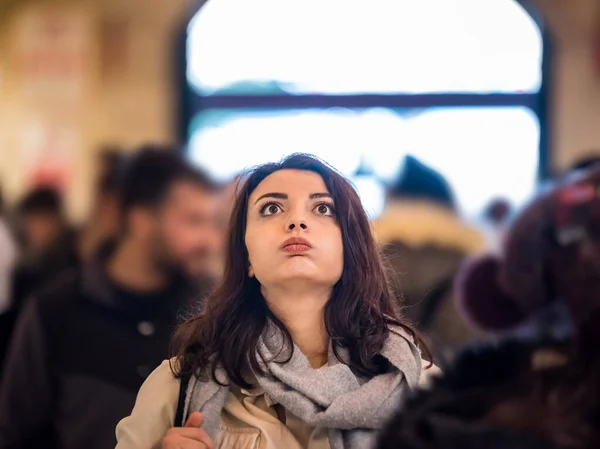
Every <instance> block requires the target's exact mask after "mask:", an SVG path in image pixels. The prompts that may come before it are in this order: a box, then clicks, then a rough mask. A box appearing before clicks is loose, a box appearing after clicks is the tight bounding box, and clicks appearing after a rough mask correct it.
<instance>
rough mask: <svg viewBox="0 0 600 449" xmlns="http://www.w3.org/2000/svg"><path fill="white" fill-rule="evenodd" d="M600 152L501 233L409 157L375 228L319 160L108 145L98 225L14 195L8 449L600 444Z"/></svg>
mask: <svg viewBox="0 0 600 449" xmlns="http://www.w3.org/2000/svg"><path fill="white" fill-rule="evenodd" d="M597 162H598V161H596V160H595V159H591V160H589V161H584V162H582V164H579V165H578V166H577V167H575V169H574V170H573V171H572V172H569V173H568V174H567V175H565V176H564V177H561V178H560V179H557V180H554V181H553V182H552V183H551V184H550V185H549V186H546V187H545V189H543V190H541V191H540V193H539V194H538V196H537V197H536V198H535V199H533V201H532V202H531V203H530V204H529V205H527V206H526V207H525V208H524V209H523V210H522V211H520V212H518V213H516V214H515V216H514V217H510V214H511V211H510V206H509V205H508V204H506V203H505V202H502V201H501V200H497V201H495V202H494V203H493V204H491V205H490V208H489V209H488V211H486V213H487V215H488V218H489V220H490V222H493V223H494V224H495V225H497V232H496V234H495V235H494V238H493V239H490V238H489V237H490V236H489V233H488V232H487V231H486V230H483V229H481V228H479V227H477V226H474V225H472V224H469V223H468V222H467V221H466V220H465V219H464V218H462V217H461V214H460V210H459V209H458V207H457V204H456V199H455V198H454V194H453V192H452V188H451V186H450V185H449V184H448V183H447V182H446V180H445V179H444V178H443V177H442V176H441V175H440V174H439V173H438V172H436V171H434V170H433V169H431V168H430V167H427V166H426V165H424V164H423V163H421V162H420V161H418V160H417V159H415V158H413V157H410V156H409V157H407V158H406V160H405V162H404V164H403V166H402V169H401V171H400V172H399V174H398V177H397V179H396V180H395V181H394V182H392V183H390V185H389V186H388V190H387V198H386V204H387V206H386V208H385V210H384V212H383V214H382V215H381V216H380V217H379V218H378V219H376V220H375V221H373V222H370V221H369V219H368V217H367V215H366V213H365V211H364V209H363V207H362V205H361V202H360V198H359V196H358V194H357V193H356V190H355V189H354V188H353V186H352V185H351V183H350V182H349V181H348V180H347V179H346V178H344V177H343V176H342V175H340V174H339V173H338V172H337V171H336V170H335V169H333V168H331V167H330V166H328V165H327V164H326V163H324V162H322V161H320V160H318V159H316V158H314V157H312V156H310V155H304V154H296V155H292V156H289V157H287V158H285V159H283V160H282V161H280V162H278V163H267V164H264V165H261V166H258V167H255V168H253V169H251V170H249V171H248V172H246V173H242V174H240V175H239V176H238V177H237V178H236V179H235V180H234V181H232V182H231V183H230V184H228V185H222V184H220V183H218V182H216V181H215V180H214V179H212V178H211V177H210V176H209V174H207V173H206V172H203V171H202V170H201V169H199V168H198V167H194V166H192V165H190V163H189V162H188V161H186V160H185V158H184V157H183V154H182V152H180V151H178V150H177V149H176V148H167V147H160V146H145V147H142V148H139V149H138V150H137V151H135V152H130V153H119V152H118V151H111V152H107V153H106V154H104V155H103V157H102V159H101V161H100V163H99V164H98V168H99V170H98V171H99V175H98V180H97V182H96V191H95V197H94V201H93V203H92V210H91V214H90V217H89V219H88V221H87V222H86V223H84V224H83V225H82V226H78V227H73V226H71V225H70V223H69V220H68V218H67V216H66V212H65V207H64V204H63V199H62V196H61V194H60V192H58V191H56V190H55V189H52V188H49V187H44V186H41V187H38V188H36V189H35V190H33V191H31V192H29V193H28V194H27V195H26V196H25V197H24V198H23V199H22V200H21V201H20V202H19V204H17V206H16V207H15V208H13V209H12V210H11V209H10V208H8V206H6V205H4V206H3V209H2V219H1V220H0V312H1V314H0V338H1V340H0V357H1V360H0V363H1V365H0V449H8V448H11V449H12V448H24V449H27V448H32V449H33V448H57V449H79V448H91V449H94V448H108V447H116V448H117V449H134V448H141V449H145V448H148V449H151V448H163V449H176V448H191V449H212V448H217V449H274V448H291V449H296V448H297V449H325V448H331V449H360V448H365V449H375V448H380V449H391V448H414V449H417V448H440V449H441V448H494V449H495V448H527V449H529V448H573V449H575V448H577V449H579V448H582V449H583V448H593V447H599V446H598V445H599V444H600V441H599V438H598V437H599V435H598V434H599V433H600V432H598V431H597V430H596V428H597V427H598V426H596V423H597V421H598V417H597V409H598V405H599V404H600V402H599V398H598V392H599V391H600V390H599V388H598V386H599V385H600V383H599V382H598V381H597V380H596V379H598V376H597V374H600V373H599V365H598V360H599V359H598V355H597V352H596V349H597V348H596V344H597V343H600V340H599V339H600V334H599V333H598V331H597V329H598V326H597V323H596V321H597V320H598V317H599V316H600V312H599V310H600V302H599V301H597V300H596V299H595V298H596V296H595V295H596V288H598V287H600V283H598V281H599V280H600V262H599V261H600V253H598V250H599V248H600V239H599V238H600V201H599V198H598V192H600V189H599V187H598V186H600V168H599V166H598V165H597ZM488 231H489V230H488ZM598 428H600V427H598Z"/></svg>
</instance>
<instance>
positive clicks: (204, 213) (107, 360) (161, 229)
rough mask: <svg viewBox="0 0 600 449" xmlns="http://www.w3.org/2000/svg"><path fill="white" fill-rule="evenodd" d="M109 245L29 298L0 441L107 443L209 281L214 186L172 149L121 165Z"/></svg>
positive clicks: (0, 394) (71, 446)
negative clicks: (113, 238) (115, 232)
mask: <svg viewBox="0 0 600 449" xmlns="http://www.w3.org/2000/svg"><path fill="white" fill-rule="evenodd" d="M119 197H120V203H119V204H120V218H121V220H120V225H121V228H120V233H119V238H118V240H117V242H116V244H115V245H114V248H112V249H111V248H107V249H106V253H105V254H101V255H100V256H99V257H97V258H93V259H92V260H90V261H89V262H87V263H85V264H83V266H82V268H81V269H80V270H77V271H76V272H74V273H70V274H67V275H64V276H63V277H62V279H60V280H58V281H57V282H56V283H54V284H53V285H52V286H50V287H48V288H46V289H44V291H41V292H39V293H38V294H36V295H35V296H34V298H33V299H32V300H31V301H29V302H28V304H27V307H26V309H25V310H24V312H23V314H22V316H21V318H20V322H19V324H18V326H17V329H16V331H15V336H14V339H13V342H12V344H11V348H10V351H9V355H8V358H7V363H6V368H5V374H4V378H3V381H2V385H1V388H0V448H2V449H5V448H9V447H10V448H13V447H19V448H27V447H44V448H49V447H55V448H60V449H80V448H84V447H85V448H87V449H95V448H98V449H100V448H102V449H106V448H110V447H114V446H115V444H116V440H115V436H114V429H115V425H116V424H117V422H118V421H119V420H120V419H121V418H122V417H123V416H126V415H127V414H128V413H129V412H130V411H131V408H132V406H133V404H134V401H135V396H136V393H137V391H138V389H139V387H140V386H141V384H142V383H143V381H144V380H145V378H146V376H147V375H148V374H149V373H150V372H151V370H152V369H153V368H155V367H156V366H157V365H158V364H160V362H161V361H162V360H164V359H165V358H167V357H168V344H169V338H170V335H171V332H172V331H173V329H174V327H175V325H176V324H177V322H178V317H179V314H180V313H181V312H180V311H181V310H182V309H185V308H186V307H187V306H188V305H190V302H191V301H192V300H195V301H197V300H198V298H199V297H200V296H199V295H201V294H202V292H205V291H206V290H207V289H208V288H209V285H210V284H209V279H208V276H207V275H208V273H210V270H211V263H212V260H213V259H214V253H215V252H217V251H219V250H220V247H221V230H220V229H218V226H217V224H216V211H217V206H218V205H217V202H218V201H217V198H218V189H217V187H216V186H215V185H214V184H213V183H212V182H211V180H210V179H209V178H208V177H207V176H205V175H204V174H203V173H201V172H198V171H196V170H195V169H193V168H192V167H190V166H189V165H187V164H186V163H185V162H184V161H183V160H182V159H181V158H180V156H179V155H178V154H177V153H176V151H164V150H162V149H153V148H145V149H142V150H141V152H140V153H139V154H138V155H136V156H135V157H134V158H133V159H132V160H130V161H129V163H128V165H127V166H126V167H125V168H124V178H123V182H122V188H121V191H120V195H119Z"/></svg>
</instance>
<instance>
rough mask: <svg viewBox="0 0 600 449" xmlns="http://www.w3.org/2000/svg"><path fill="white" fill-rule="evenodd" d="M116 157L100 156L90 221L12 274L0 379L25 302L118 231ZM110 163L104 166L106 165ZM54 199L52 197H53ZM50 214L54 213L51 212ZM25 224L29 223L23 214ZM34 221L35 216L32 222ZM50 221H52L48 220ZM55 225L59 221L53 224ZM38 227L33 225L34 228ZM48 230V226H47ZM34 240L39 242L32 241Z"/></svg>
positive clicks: (0, 347) (4, 317)
mask: <svg viewBox="0 0 600 449" xmlns="http://www.w3.org/2000/svg"><path fill="white" fill-rule="evenodd" d="M116 156H117V154H116V153H115V154H112V153H111V154H110V155H103V156H102V158H101V161H105V163H104V164H103V165H101V170H100V172H99V177H98V181H97V183H96V190H95V193H94V196H95V198H94V199H93V206H92V214H91V218H90V219H89V220H88V221H87V223H86V224H85V225H84V226H83V227H82V228H81V229H79V230H75V229H73V230H69V232H65V233H64V235H63V236H62V237H61V238H55V239H52V240H53V242H52V243H50V244H48V245H44V247H45V249H44V250H43V251H41V252H40V254H37V255H35V256H33V255H32V254H30V255H29V258H26V259H25V260H23V261H21V263H20V264H19V266H18V267H17V268H16V269H15V270H14V272H12V273H11V274H12V276H11V279H10V285H11V287H12V288H11V290H10V293H9V295H8V296H9V298H10V299H9V303H10V304H9V305H10V308H9V310H7V311H6V312H5V313H3V314H1V315H0V324H1V326H2V329H1V332H2V334H1V336H0V337H1V340H0V377H1V374H2V368H3V360H4V356H5V352H6V348H7V346H8V344H9V341H10V338H11V335H12V332H13V329H14V325H15V323H16V321H17V320H18V317H19V313H20V312H21V310H22V309H23V307H24V304H25V302H26V301H27V299H28V298H29V297H30V296H31V295H32V294H34V292H35V291H36V290H38V289H40V288H43V286H44V285H45V284H47V283H50V282H52V281H53V280H54V279H55V278H56V277H57V276H60V274H61V273H62V272H65V271H68V270H70V269H73V268H75V267H77V266H79V265H80V264H81V262H82V261H84V260H88V259H89V258H90V257H92V256H93V255H94V254H95V253H96V252H97V251H98V249H99V248H100V246H101V245H102V243H104V242H106V241H108V240H110V239H111V238H114V236H115V234H116V232H117V229H118V204H117V203H118V201H117V196H118V186H119V179H118V177H119V164H120V158H117V157H116ZM108 161H109V162H110V163H107V162H108ZM53 196H54V195H53ZM55 209H56V210H60V208H59V207H58V206H57V207H56V208H55ZM53 210H54V209H53ZM24 219H25V220H32V218H31V216H29V217H28V216H27V213H25V217H24ZM33 220H34V221H35V220H36V217H35V212H34V218H33ZM48 220H49V221H52V220H53V218H49V219H48ZM54 221H56V222H59V220H54ZM36 226H38V225H34V226H33V228H36ZM51 228H52V226H51ZM34 240H36V241H37V240H42V239H39V238H34Z"/></svg>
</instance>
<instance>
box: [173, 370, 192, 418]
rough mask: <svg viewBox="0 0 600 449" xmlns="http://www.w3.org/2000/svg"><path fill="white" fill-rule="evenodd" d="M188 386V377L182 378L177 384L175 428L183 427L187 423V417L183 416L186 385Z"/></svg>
mask: <svg viewBox="0 0 600 449" xmlns="http://www.w3.org/2000/svg"><path fill="white" fill-rule="evenodd" d="M189 384H190V376H184V377H182V378H181V381H180V383H179V385H180V386H179V399H178V400H177V412H176V413H175V426H177V427H183V426H185V422H186V421H187V416H184V411H185V397H186V395H187V389H188V385H189Z"/></svg>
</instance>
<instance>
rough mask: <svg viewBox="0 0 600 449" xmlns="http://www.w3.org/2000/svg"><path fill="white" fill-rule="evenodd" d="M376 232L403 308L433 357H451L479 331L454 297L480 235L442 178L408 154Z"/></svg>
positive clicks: (478, 248)
mask: <svg viewBox="0 0 600 449" xmlns="http://www.w3.org/2000/svg"><path fill="white" fill-rule="evenodd" d="M374 231H375V234H376V237H377V239H378V241H379V243H380V244H381V245H382V246H383V252H384V255H385V256H386V258H387V259H388V261H389V263H390V265H391V267H392V269H393V272H394V274H395V277H396V281H397V285H396V290H397V292H398V294H399V295H400V296H402V304H403V313H404V314H405V315H406V316H407V317H408V318H409V319H410V320H411V321H412V322H413V323H415V324H416V325H417V327H418V328H419V329H420V330H421V331H422V332H424V333H425V335H426V336H427V337H428V338H429V339H430V340H431V343H432V346H433V348H434V352H435V355H436V357H437V359H436V360H438V361H443V359H446V358H450V357H451V356H452V354H453V353H454V351H455V350H456V349H457V348H458V347H460V346H461V345H462V344H464V343H466V342H468V341H471V340H473V339H474V338H475V336H476V335H477V333H476V332H475V331H474V330H473V329H472V328H471V326H469V325H468V323H466V322H465V320H464V319H463V318H462V316H461V315H460V313H459V312H458V311H457V310H456V307H455V306H454V302H453V300H452V297H453V295H452V285H453V280H454V276H455V275H456V272H457V271H458V269H459V267H460V264H461V263H462V261H463V260H464V259H465V258H466V257H468V256H470V255H473V254H477V253H479V252H481V251H483V250H485V248H486V242H485V238H484V237H483V235H482V234H481V233H480V232H479V231H478V230H476V229H475V228H473V227H471V226H469V225H468V224H467V223H465V221H464V220H462V219H461V217H460V215H459V212H458V210H457V207H456V202H455V198H454V194H453V192H452V190H451V188H450V185H449V184H448V182H447V181H446V179H444V177H443V176H442V175H441V174H440V173H438V172H437V171H435V170H433V169H432V168H430V167H428V166H426V165H425V164H423V163H421V162H420V161H419V160H417V159H416V158H414V157H412V156H407V157H406V159H405V161H404V164H403V167H402V169H401V170H400V173H399V175H398V177H397V179H396V181H395V182H394V183H392V184H391V185H390V186H389V189H388V193H387V204H386V207H385V209H384V211H383V214H382V215H381V217H380V218H379V219H378V220H377V221H375V222H374Z"/></svg>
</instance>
